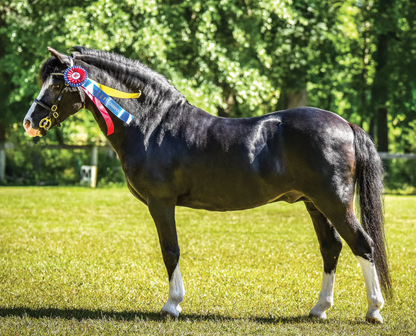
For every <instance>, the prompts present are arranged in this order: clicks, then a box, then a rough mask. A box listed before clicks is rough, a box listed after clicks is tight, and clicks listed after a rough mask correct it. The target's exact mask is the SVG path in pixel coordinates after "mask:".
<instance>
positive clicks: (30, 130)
mask: <svg viewBox="0 0 416 336" xmlns="http://www.w3.org/2000/svg"><path fill="white" fill-rule="evenodd" d="M23 127H24V128H25V131H26V133H27V134H28V135H29V136H31V137H32V138H33V137H36V136H39V137H41V136H43V135H42V134H41V132H40V130H38V129H34V128H32V123H31V122H30V120H27V119H25V120H24V123H23Z"/></svg>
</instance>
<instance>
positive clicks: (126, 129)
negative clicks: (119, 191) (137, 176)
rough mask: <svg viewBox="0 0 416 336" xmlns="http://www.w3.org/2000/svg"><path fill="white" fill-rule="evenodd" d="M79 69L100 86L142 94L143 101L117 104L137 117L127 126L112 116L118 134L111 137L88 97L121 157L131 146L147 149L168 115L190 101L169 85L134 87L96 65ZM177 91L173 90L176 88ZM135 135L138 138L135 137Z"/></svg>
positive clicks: (89, 105)
mask: <svg viewBox="0 0 416 336" xmlns="http://www.w3.org/2000/svg"><path fill="white" fill-rule="evenodd" d="M76 63H78V64H77V65H81V66H82V67H84V68H85V69H86V70H87V72H88V75H89V77H90V78H91V79H93V80H95V81H96V82H98V83H100V84H103V85H106V86H109V87H111V88H114V89H116V90H120V91H124V92H138V90H140V91H141V92H142V95H141V97H139V99H117V98H115V99H114V100H115V101H116V102H117V103H118V104H120V105H121V106H122V107H123V108H124V109H125V110H126V111H127V112H129V113H130V114H131V115H133V121H132V122H131V123H130V124H129V125H127V124H125V123H124V122H123V121H121V120H120V119H118V118H117V117H116V116H115V115H114V114H113V113H111V112H109V115H110V117H111V119H112V122H113V124H114V133H113V134H112V135H109V136H107V126H106V123H105V120H104V118H103V117H102V115H101V113H100V112H99V110H98V108H97V107H96V106H95V104H94V103H93V102H92V101H91V100H90V99H89V98H88V97H86V108H87V109H88V110H89V111H91V113H92V114H93V116H94V118H95V120H96V121H97V123H98V125H99V127H100V129H101V131H102V132H103V133H104V134H105V135H106V136H107V139H108V140H109V142H110V143H111V145H112V146H113V148H114V149H115V150H116V152H117V153H118V154H119V155H120V153H121V152H122V151H123V150H122V149H124V148H125V147H126V146H129V145H130V144H129V142H131V141H135V143H136V144H137V142H142V141H143V144H144V146H145V147H146V146H147V145H148V142H149V138H150V135H151V134H152V133H153V132H154V130H155V129H156V128H157V127H158V126H159V125H160V123H161V122H162V120H164V119H166V115H167V114H168V113H169V111H171V110H172V109H177V106H184V105H187V101H186V99H185V98H184V97H183V96H182V95H181V94H180V93H179V92H178V91H176V89H174V90H172V89H169V87H168V86H166V85H161V86H158V85H155V83H149V81H148V79H144V80H143V82H142V83H141V84H142V85H140V84H139V85H135V86H134V85H132V84H131V83H130V82H131V81H128V80H124V81H122V80H119V79H117V78H115V77H114V76H113V75H111V74H110V73H109V72H107V71H105V70H102V69H100V68H98V67H97V66H95V65H93V64H89V63H86V62H84V61H82V60H78V61H77V62H76ZM138 82H139V81H138ZM172 88H173V87H172ZM132 133H134V136H133V137H132Z"/></svg>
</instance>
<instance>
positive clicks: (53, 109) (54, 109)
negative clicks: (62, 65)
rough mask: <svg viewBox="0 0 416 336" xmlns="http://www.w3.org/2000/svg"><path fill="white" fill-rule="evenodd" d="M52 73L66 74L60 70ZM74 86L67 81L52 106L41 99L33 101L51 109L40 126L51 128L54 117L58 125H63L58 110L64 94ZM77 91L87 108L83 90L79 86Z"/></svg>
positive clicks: (46, 128)
mask: <svg viewBox="0 0 416 336" xmlns="http://www.w3.org/2000/svg"><path fill="white" fill-rule="evenodd" d="M51 75H58V76H63V75H64V74H62V73H59V72H53V73H51ZM71 89H72V88H71V87H70V86H69V85H68V84H67V83H65V85H64V87H63V88H62V89H61V92H59V96H58V98H57V99H56V100H55V102H54V103H53V105H52V106H51V107H49V106H48V105H46V104H44V103H42V102H41V101H40V100H39V99H35V100H34V101H33V102H34V103H36V104H38V105H40V106H42V107H43V108H44V109H46V110H49V114H48V116H47V117H45V118H43V119H42V120H41V121H40V122H39V127H40V128H43V129H45V131H47V130H49V128H51V126H52V117H53V118H55V119H56V124H57V126H58V127H60V126H61V122H60V121H59V113H58V112H57V110H58V104H59V102H60V101H61V99H62V97H63V95H64V93H65V92H67V91H70V90H71ZM77 91H78V92H79V96H80V98H81V102H82V104H83V106H84V107H83V108H85V101H84V98H83V97H82V94H81V90H80V88H79V87H77Z"/></svg>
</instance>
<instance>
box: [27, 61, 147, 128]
mask: <svg viewBox="0 0 416 336" xmlns="http://www.w3.org/2000/svg"><path fill="white" fill-rule="evenodd" d="M70 60H71V66H70V67H69V68H67V69H66V70H65V72H64V73H63V74H62V73H52V74H51V75H60V76H63V77H64V81H65V86H64V87H63V88H62V90H61V92H60V93H59V96H58V99H57V100H56V101H55V103H54V104H53V105H52V107H49V106H47V105H46V104H44V103H42V102H41V101H40V100H38V99H35V100H34V102H35V103H37V104H39V105H40V106H42V107H43V108H45V109H47V110H49V111H50V112H49V115H48V116H47V117H45V118H43V119H42V120H41V121H40V123H39V127H41V128H44V129H45V130H46V131H47V130H49V128H50V127H51V125H52V119H51V118H52V117H53V118H55V119H56V120H57V125H58V126H60V122H59V114H58V112H57V109H58V103H59V102H60V101H61V99H62V96H63V94H64V92H66V91H69V90H71V88H76V89H77V90H78V91H79V94H80V97H81V101H82V102H83V104H84V108H85V102H84V99H83V97H82V95H81V89H82V90H83V91H84V92H85V94H86V95H87V96H88V97H89V98H90V99H91V100H92V102H93V103H94V104H95V106H96V107H97V108H98V110H99V111H100V113H101V115H102V116H103V118H104V121H105V123H106V125H107V135H110V134H112V133H113V132H114V124H113V121H112V120H111V117H110V116H109V114H108V112H107V110H106V109H105V107H107V109H109V110H110V111H111V112H112V113H113V114H114V115H115V116H116V117H117V118H119V119H120V120H122V121H124V122H125V123H127V124H130V122H131V121H132V120H133V116H132V115H131V114H130V113H128V112H127V111H126V110H124V109H123V108H122V107H121V106H120V105H119V104H117V102H115V101H114V100H113V99H112V98H111V97H110V96H112V97H117V98H139V97H140V95H141V91H139V92H137V93H127V92H122V91H118V90H115V89H112V88H110V87H107V86H105V85H102V84H99V83H97V82H95V81H93V80H92V79H89V78H88V73H87V71H86V70H85V69H84V68H83V67H80V66H76V65H75V66H74V65H73V59H72V57H71V58H70ZM103 105H104V106H105V107H104V106H103Z"/></svg>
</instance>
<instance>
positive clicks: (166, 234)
mask: <svg viewBox="0 0 416 336" xmlns="http://www.w3.org/2000/svg"><path fill="white" fill-rule="evenodd" d="M148 207H149V211H150V214H151V215H152V217H153V220H154V221H155V224H156V228H157V232H158V234H159V242H160V247H161V249H162V255H163V261H164V262H165V266H166V270H167V272H168V276H169V298H168V300H167V302H166V304H165V305H164V306H163V308H162V311H161V314H162V315H163V316H172V317H178V316H179V313H180V312H181V311H182V308H181V307H180V306H179V304H180V303H181V302H182V301H183V297H184V295H185V289H184V287H183V282H182V277H181V271H180V269H179V245H178V237H177V234H176V225H175V204H174V202H169V201H162V200H158V199H149V200H148Z"/></svg>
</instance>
